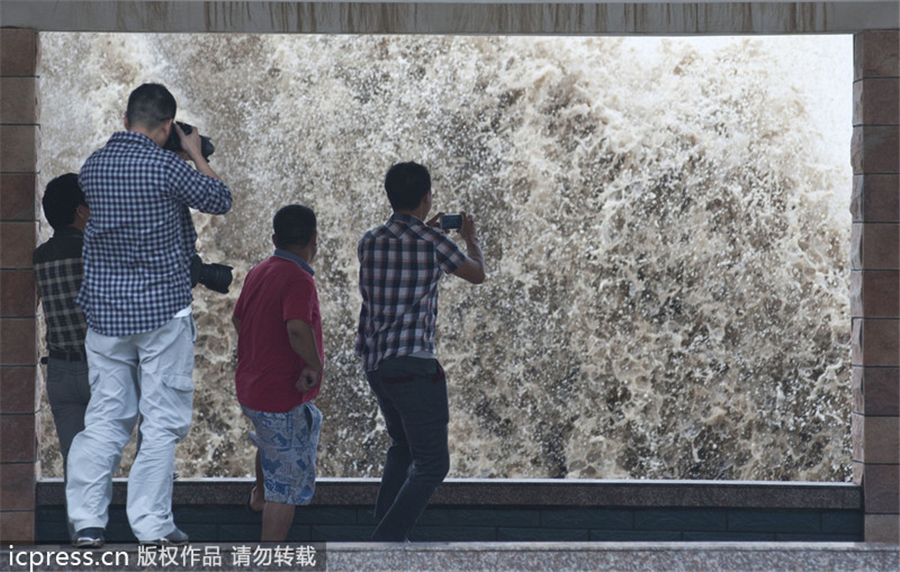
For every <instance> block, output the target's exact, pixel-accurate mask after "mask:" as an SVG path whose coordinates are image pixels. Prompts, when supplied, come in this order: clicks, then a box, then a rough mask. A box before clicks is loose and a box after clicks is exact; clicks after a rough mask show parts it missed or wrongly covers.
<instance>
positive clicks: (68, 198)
mask: <svg viewBox="0 0 900 572" xmlns="http://www.w3.org/2000/svg"><path fill="white" fill-rule="evenodd" d="M42 205H43V207H44V216H45V217H46V218H47V221H48V222H49V223H50V226H52V227H53V231H54V232H53V237H52V238H51V239H50V240H48V241H47V242H45V243H44V244H42V245H40V246H39V247H38V248H37V250H35V251H34V257H33V259H32V262H33V263H34V273H35V275H36V277H37V282H38V287H39V288H40V294H41V302H42V304H43V306H44V319H45V320H46V323H47V349H48V353H49V355H48V357H47V358H46V364H47V396H48V397H49V399H50V409H51V411H52V412H53V421H54V423H55V424H56V434H57V436H58V437H59V446H60V449H61V451H62V456H63V466H65V462H66V458H67V457H68V455H69V447H70V446H71V444H72V439H73V438H74V437H75V435H77V434H78V433H79V432H80V431H81V430H82V429H84V412H85V409H86V408H87V404H88V401H90V398H91V388H90V385H89V383H88V370H87V360H86V359H85V354H84V338H85V334H86V333H87V324H86V323H85V319H84V314H83V313H82V312H81V308H79V307H78V306H76V305H75V296H77V295H78V290H79V289H80V288H81V281H82V277H83V276H84V266H83V263H82V259H81V247H82V244H83V239H84V228H85V225H86V224H87V220H88V217H89V216H90V213H91V210H90V209H89V208H88V206H87V204H86V203H85V202H84V193H82V192H81V187H80V186H79V185H78V175H76V174H75V173H67V174H65V175H62V176H60V177H57V178H55V179H53V180H52V181H50V183H49V184H48V185H47V189H46V190H45V191H44V198H43V200H42Z"/></svg>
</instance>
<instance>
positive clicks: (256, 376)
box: [234, 256, 325, 413]
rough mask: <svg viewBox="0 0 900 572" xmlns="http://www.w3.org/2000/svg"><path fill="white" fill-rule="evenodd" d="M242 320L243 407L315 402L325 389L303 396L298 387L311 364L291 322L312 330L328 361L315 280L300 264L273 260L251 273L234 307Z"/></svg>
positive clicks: (274, 408) (239, 376) (285, 407)
mask: <svg viewBox="0 0 900 572" xmlns="http://www.w3.org/2000/svg"><path fill="white" fill-rule="evenodd" d="M234 316H235V317H236V318H237V319H238V320H240V322H241V328H240V331H239V332H238V364H237V371H235V374H234V381H235V387H236V388H237V398H238V401H239V402H240V403H241V405H244V406H245V407H249V408H250V409H255V410H256V411H268V412H273V413H276V412H285V411H290V410H291V409H293V408H294V407H296V406H297V405H299V404H301V403H304V402H306V401H309V400H311V399H312V398H314V397H315V396H316V395H317V394H318V393H319V387H321V384H319V386H317V387H316V388H315V389H313V390H311V391H308V392H306V393H300V392H299V391H297V388H296V383H297V380H298V379H299V378H300V372H301V371H302V370H303V368H304V366H305V365H306V364H305V363H304V362H303V358H301V357H300V356H299V355H297V352H295V351H294V350H293V348H291V343H290V340H289V339H288V333H287V326H286V325H285V324H286V323H287V321H288V320H303V321H304V322H306V323H307V324H309V326H310V327H311V328H312V331H313V335H314V336H315V339H316V348H317V349H318V351H319V358H320V359H321V360H322V363H323V364H324V363H325V351H324V347H323V344H322V316H321V314H320V313H319V297H318V294H317V293H316V283H315V281H314V280H313V277H312V276H311V275H310V274H309V273H308V272H307V271H306V270H304V269H303V268H301V267H300V266H299V265H298V264H297V263H296V262H293V261H291V260H287V259H285V258H281V257H278V256H272V257H271V258H269V259H268V260H265V261H264V262H262V263H261V264H259V265H258V266H256V267H255V268H254V269H253V270H251V271H250V273H249V274H247V278H246V280H244V287H243V289H242V290H241V295H240V297H238V301H237V304H236V305H235V307H234Z"/></svg>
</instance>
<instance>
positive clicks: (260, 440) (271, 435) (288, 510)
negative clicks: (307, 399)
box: [243, 403, 322, 542]
mask: <svg viewBox="0 0 900 572" xmlns="http://www.w3.org/2000/svg"><path fill="white" fill-rule="evenodd" d="M243 411H244V415H246V416H247V417H248V418H249V419H250V420H251V421H252V422H253V426H254V428H255V429H256V435H255V438H254V442H255V443H256V446H257V447H259V459H260V464H259V466H258V467H259V470H260V471H261V472H262V473H263V483H264V485H261V486H263V487H264V491H265V500H266V503H265V507H264V508H263V519H262V520H263V523H262V524H263V526H262V535H261V537H262V541H263V542H282V541H283V540H285V539H286V538H287V535H288V532H290V529H291V524H292V523H293V521H294V512H295V507H296V506H298V505H306V504H309V502H310V501H311V500H312V496H313V493H314V492H315V488H316V449H317V447H318V444H319V432H320V429H321V427H322V414H321V412H319V410H318V409H317V408H316V406H315V405H313V404H312V403H303V404H300V405H298V406H297V407H295V408H294V409H292V410H291V411H287V412H283V413H279V412H262V411H254V410H252V409H248V408H246V407H244V408H243Z"/></svg>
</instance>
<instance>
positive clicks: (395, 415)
mask: <svg viewBox="0 0 900 572" xmlns="http://www.w3.org/2000/svg"><path fill="white" fill-rule="evenodd" d="M366 377H367V378H368V380H369V387H370V388H371V389H372V393H374V394H375V399H376V400H377V401H378V408H379V409H380V410H381V415H382V417H384V423H385V427H386V428H387V432H388V435H390V437H391V441H392V443H391V446H390V447H388V451H387V456H386V457H385V460H384V467H383V468H382V471H381V486H380V487H378V496H377V498H376V499H375V519H376V520H381V519H382V518H384V515H385V513H387V511H388V509H389V508H391V505H392V504H394V500H395V499H396V498H397V493H399V492H400V488H401V487H402V486H403V483H405V482H406V478H407V477H408V476H409V467H410V465H411V464H412V456H411V455H410V452H409V443H407V439H406V433H405V432H404V430H403V420H402V419H401V418H400V413H399V412H398V411H397V410H396V408H394V406H393V404H392V403H391V399H390V397H389V396H388V394H387V393H386V392H385V390H384V387H383V383H384V382H383V380H382V379H381V373H380V370H375V371H369V372H366Z"/></svg>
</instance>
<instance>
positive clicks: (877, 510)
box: [850, 30, 900, 543]
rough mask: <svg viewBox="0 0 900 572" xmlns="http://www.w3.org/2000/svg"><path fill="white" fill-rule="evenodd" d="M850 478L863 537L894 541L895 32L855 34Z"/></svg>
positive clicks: (898, 281)
mask: <svg viewBox="0 0 900 572" xmlns="http://www.w3.org/2000/svg"><path fill="white" fill-rule="evenodd" d="M853 51H854V58H853V59H854V83H853V142H852V153H851V161H852V164H853V199H852V204H851V212H852V214H853V230H852V246H851V264H852V266H851V268H852V270H851V277H850V283H851V295H850V311H851V314H852V316H853V328H852V331H853V334H852V335H853V339H852V346H853V349H852V362H853V413H852V417H853V420H852V431H853V478H854V481H856V482H857V483H860V484H862V486H863V489H864V498H865V539H866V542H893V543H897V542H900V524H898V523H900V31H898V30H876V31H867V32H862V33H859V34H857V35H856V36H855V37H854V42H853Z"/></svg>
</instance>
